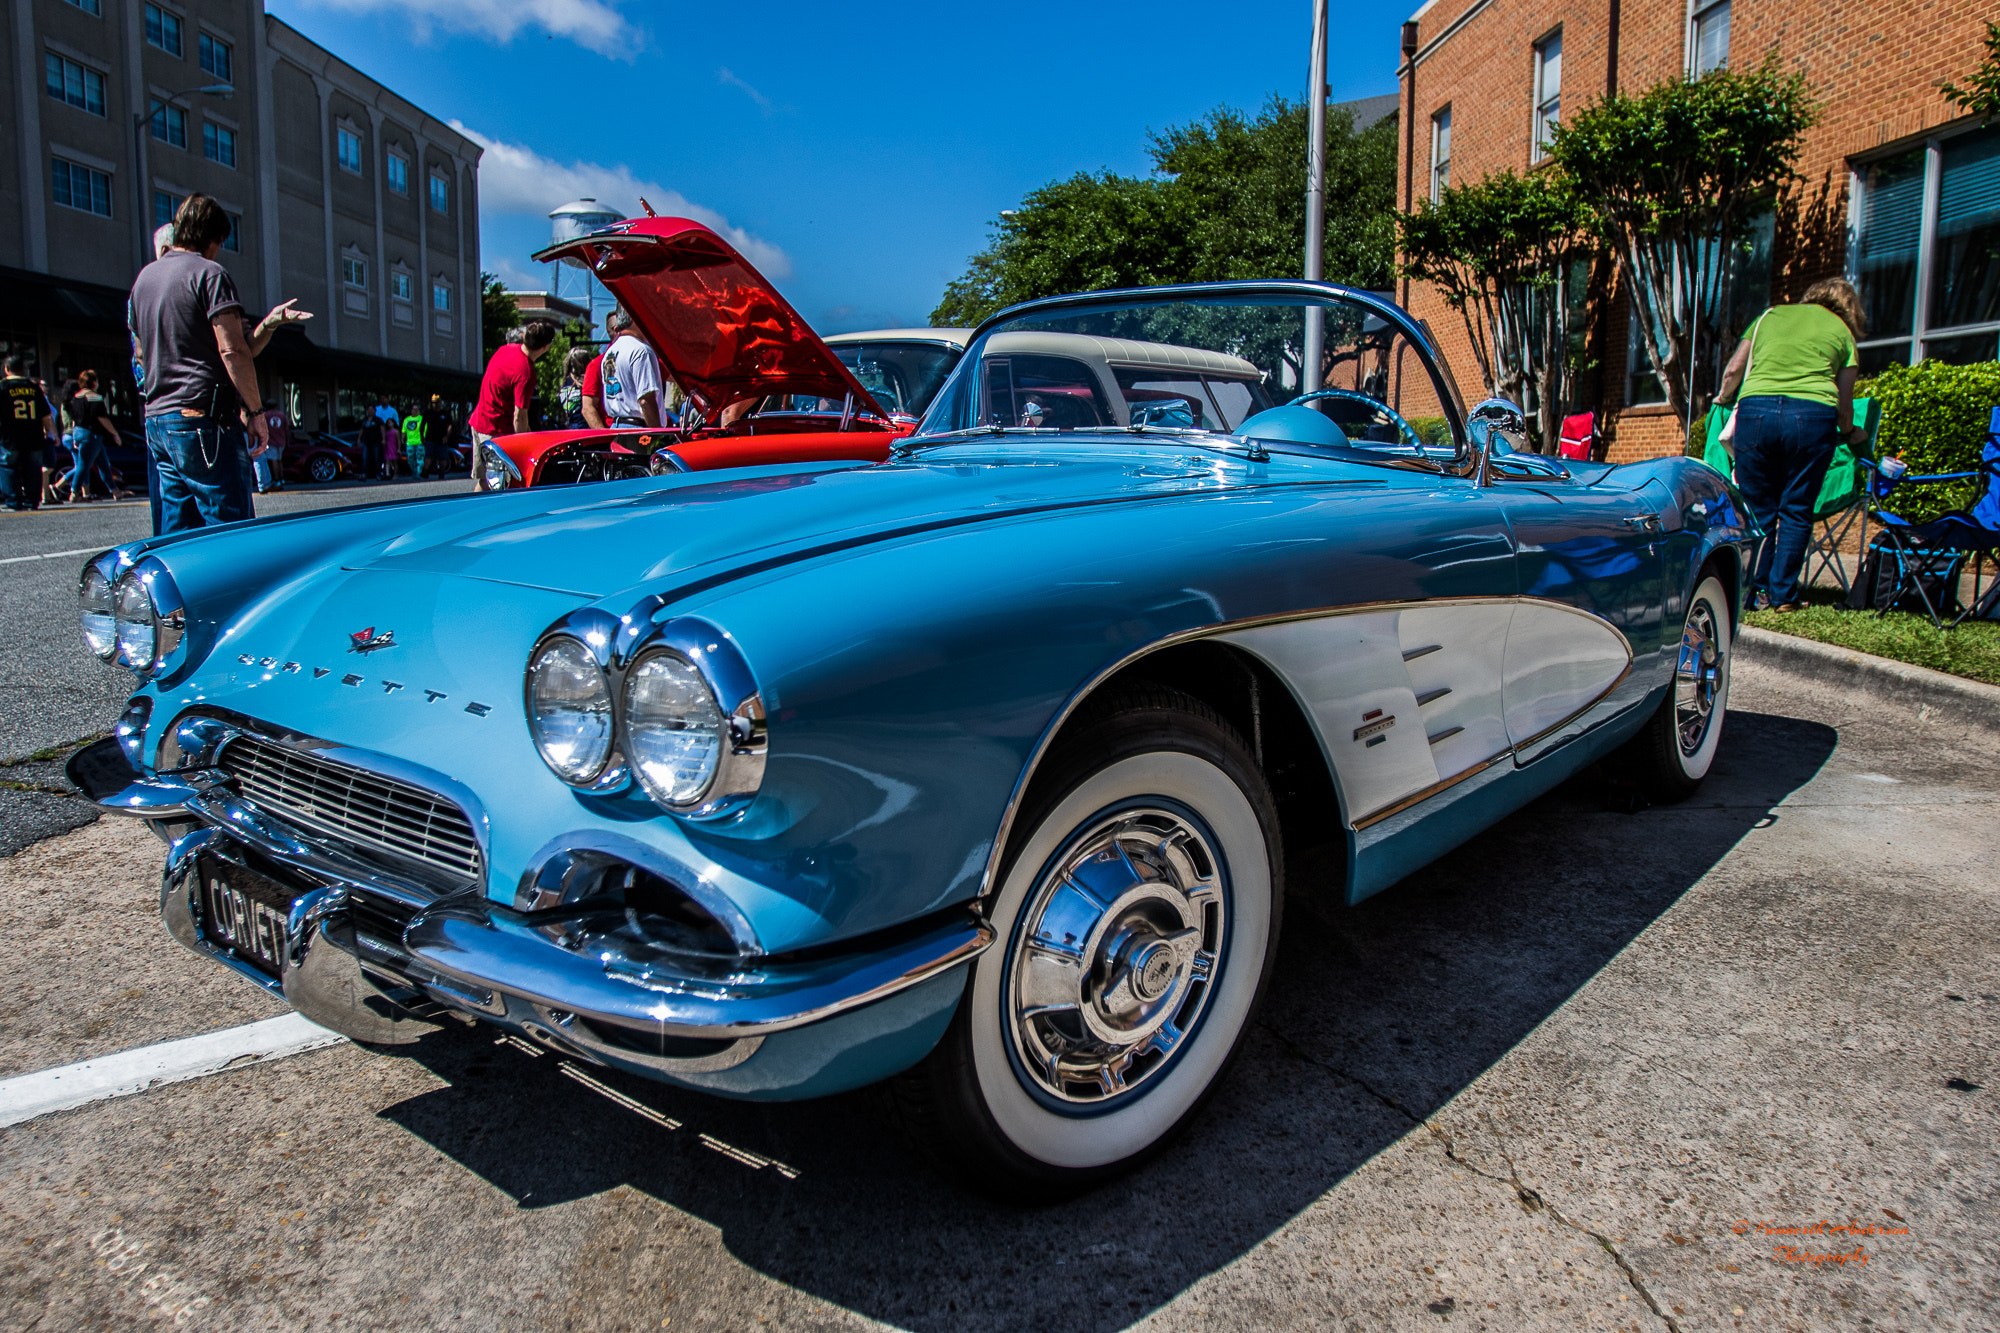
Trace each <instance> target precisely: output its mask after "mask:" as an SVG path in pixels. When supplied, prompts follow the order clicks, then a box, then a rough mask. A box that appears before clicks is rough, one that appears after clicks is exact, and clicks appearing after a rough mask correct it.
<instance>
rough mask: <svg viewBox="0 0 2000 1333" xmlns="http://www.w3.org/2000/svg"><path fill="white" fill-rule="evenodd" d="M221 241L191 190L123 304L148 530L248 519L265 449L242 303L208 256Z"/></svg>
mask: <svg viewBox="0 0 2000 1333" xmlns="http://www.w3.org/2000/svg"><path fill="white" fill-rule="evenodd" d="M228 237H229V217H228V215H227V214H226V213H224V212H223V211H222V206H221V205H220V204H218V203H216V202H215V200H213V199H211V198H209V197H208V196H207V195H204V194H194V195H189V196H188V198H187V201H186V202H185V203H183V204H182V205H181V207H180V211H179V212H178V213H176V214H175V215H174V245H173V248H172V249H171V250H169V251H167V252H166V253H165V254H164V255H162V256H160V258H158V259H156V260H154V261H153V262H152V263H150V264H148V265H146V267H144V268H143V269H140V270H139V276H138V278H137V280H136V281H134V282H133V284H132V298H131V300H130V301H129V302H128V303H127V311H128V318H129V320H130V323H131V326H132V337H133V340H134V342H135V343H136V344H137V347H138V353H139V358H138V359H139V364H138V366H137V367H136V369H137V370H138V372H139V393H140V397H141V398H142V400H143V401H144V410H145V416H146V452H147V454H148V455H149V456H150V459H151V462H152V464H153V469H154V471H155V473H156V475H157V477H158V484H159V496H158V506H157V510H156V513H157V519H156V522H155V525H154V526H155V528H156V530H157V531H156V534H155V535H160V534H164V533H169V532H180V531H184V530H186V529H189V528H200V527H207V526H209V525H211V524H216V523H233V522H235V521H236V520H238V519H245V518H250V517H251V516H252V509H251V502H250V489H251V482H250V460H251V459H252V458H254V457H256V456H257V455H259V454H261V453H263V452H264V448H265V431H266V427H265V424H264V413H263V406H264V397H263V392H262V390H260V389H259V388H258V385H257V370H256V366H255V364H254V363H253V361H252V352H251V348H250V341H249V338H248V336H247V333H246V331H245V329H244V320H243V303H242V301H241V300H240V299H238V297H237V295H236V284H235V282H234V281H233V280H232V279H231V278H230V276H229V270H228V269H226V268H224V267H222V265H220V264H218V263H216V262H215V256H216V252H217V251H218V250H220V249H221V248H222V243H223V241H225V240H227V239H228ZM245 424H247V425H248V426H249V431H250V441H249V443H248V444H247V445H246V443H245V439H244V433H243V426H244V425H245Z"/></svg>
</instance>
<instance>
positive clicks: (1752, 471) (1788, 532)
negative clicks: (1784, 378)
mask: <svg viewBox="0 0 2000 1333" xmlns="http://www.w3.org/2000/svg"><path fill="white" fill-rule="evenodd" d="M1836 420H1837V414H1836V413H1835V412H1834V410H1833V408H1831V407H1829V406H1827V405H1826V404H1825V403H1815V402H1813V401H1812V400H1811V399H1808V398H1786V397H1784V396H1782V395H1779V394H1759V395H1758V396H1756V397H1755V398H1745V399H1743V400H1742V401H1741V402H1739V403H1738V404H1737V405H1736V439H1735V445H1736V484H1737V486H1739V487H1741V488H1742V491H1743V498H1744V500H1746V501H1747V502H1748V503H1749V505H1750V512H1751V513H1753V514H1755V515H1756V516H1757V522H1758V523H1759V524H1760V525H1761V526H1762V527H1763V529H1764V540H1763V542H1762V543H1761V544H1760V545H1759V546H1758V548H1757V559H1756V563H1755V564H1753V565H1752V566H1751V570H1750V591H1751V592H1752V593H1753V594H1755V593H1757V592H1760V591H1761V592H1763V593H1765V594H1766V595H1768V596H1769V597H1770V599H1771V601H1772V602H1773V603H1776V604H1783V603H1785V602H1795V601H1797V600H1798V598H1799V570H1800V569H1801V568H1802V567H1803V566H1804V565H1805V562H1806V544H1807V543H1808V542H1809V541H1810V540H1811V538H1812V528H1813V506H1814V505H1815V504H1816V503H1817V502H1818V500H1819V488H1820V486H1821V484H1822V483H1824V482H1825V481H1826V469H1827V465H1828V464H1829V463H1831V462H1832V461H1833V451H1834V449H1835V447H1837V446H1838V445H1839V443H1840V440H1839V437H1838V436H1837V435H1836V434H1835V430H1834V427H1835V423H1836Z"/></svg>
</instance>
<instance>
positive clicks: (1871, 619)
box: [1743, 588, 2000, 685]
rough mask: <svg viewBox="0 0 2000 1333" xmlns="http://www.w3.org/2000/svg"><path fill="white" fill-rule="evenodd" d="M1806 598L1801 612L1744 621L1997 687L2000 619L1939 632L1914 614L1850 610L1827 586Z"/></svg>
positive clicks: (1768, 614) (1750, 616)
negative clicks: (1882, 613) (1880, 613)
mask: <svg viewBox="0 0 2000 1333" xmlns="http://www.w3.org/2000/svg"><path fill="white" fill-rule="evenodd" d="M1806 597H1807V605H1806V608H1805V609H1804V610H1802V611H1787V612H1784V613H1782V614H1780V613H1779V612H1776V611H1752V612H1750V613H1749V614H1747V615H1745V616H1744V617H1743V623H1744V624H1746V625H1755V626H1756V627H1757V628H1758V629H1768V630H1775V631H1776V632H1778V633H1779V634H1791V635H1796V636H1797V637H1799V638H1801V639H1812V640H1815V641H1817V642H1819V643H1830V644H1833V645H1834V646H1836V647H1839V648H1852V649H1854V650H1855V651H1856V652H1862V653H1873V654H1875V656H1877V657H1887V658H1890V659H1892V660H1893V661H1897V662H1908V663H1909V664H1910V665H1911V666H1920V667H1929V668H1930V669H1931V670H1933V671H1945V672H1949V673H1950V674H1952V675H1954V676H1963V677H1965V678H1966V679H1967V680H1979V681H1984V682H1986V683H1987V684H1988V685H2000V621H1992V620H1968V621H1966V622H1965V623H1964V624H1962V625H1960V626H1958V628H1956V629H1948V630H1940V629H1939V628H1938V627H1937V626H1935V625H1933V624H1931V622H1930V617H1929V616H1925V615H1920V614H1917V613H1915V612H1910V611H1891V612H1889V613H1888V614H1886V615H1881V616H1878V615H1876V614H1875V613H1874V612H1873V611H1850V610H1848V609H1847V606H1846V604H1845V602H1844V600H1843V599H1842V598H1841V595H1840V593H1839V592H1838V591H1837V590H1834V589H1830V588H1829V589H1821V588H1812V589H1809V590H1807V592H1806Z"/></svg>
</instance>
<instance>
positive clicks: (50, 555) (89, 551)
mask: <svg viewBox="0 0 2000 1333" xmlns="http://www.w3.org/2000/svg"><path fill="white" fill-rule="evenodd" d="M103 549H104V548H103V547H102V546H84V547H79V548H78V549H77V550H74V551H45V552H43V553H42V554H41V555H10V556H8V557H7V558H6V559H4V560H0V565H19V564H25V563H26V562H28V561H30V560H60V559H62V558H63V557H64V556H68V555H96V554H97V553H98V552H99V551H101V550H103Z"/></svg>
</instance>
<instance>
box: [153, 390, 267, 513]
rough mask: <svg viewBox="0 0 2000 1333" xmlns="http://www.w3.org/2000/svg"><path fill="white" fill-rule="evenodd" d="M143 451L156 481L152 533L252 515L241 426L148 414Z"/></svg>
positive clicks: (247, 453) (247, 454) (175, 414)
mask: <svg viewBox="0 0 2000 1333" xmlns="http://www.w3.org/2000/svg"><path fill="white" fill-rule="evenodd" d="M146 454H147V456H148V457H149V458H151V460H152V463H153V472H154V475H155V477H156V478H157V479H158V483H159V484H158V492H159V493H158V497H157V501H156V502H157V504H158V506H159V508H158V511H157V518H156V521H155V528H156V529H157V531H156V532H155V533H154V535H155V536H164V535H166V534H167V533H169V532H185V531H187V530H189V529H191V528H206V527H213V526H214V525H216V524H218V523H234V522H237V521H238V520H240V519H246V518H254V517H255V516H256V510H255V509H254V508H253V507H252V505H251V502H250V448H249V446H248V445H247V444H246V443H245V442H244V438H243V430H242V428H241V427H239V426H236V425H234V424H230V425H224V424H223V423H222V422H219V421H216V420H215V419H214V418H212V417H184V416H182V415H180V414H179V413H178V412H173V413H165V414H162V415H160V416H156V417H147V418H146Z"/></svg>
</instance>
